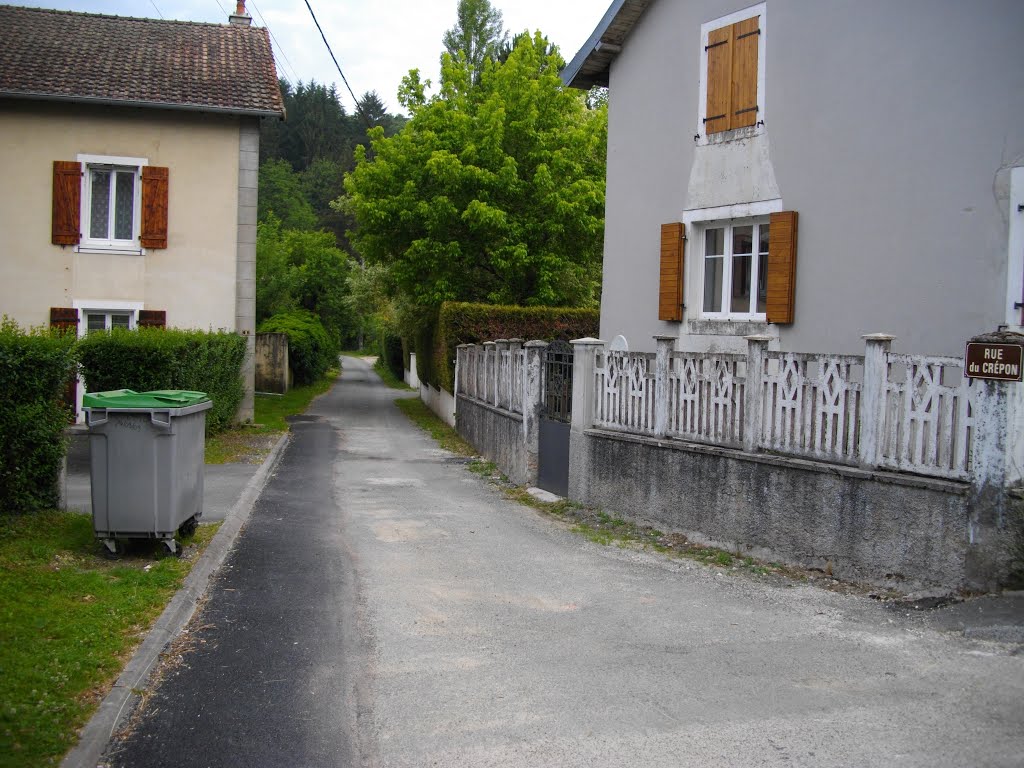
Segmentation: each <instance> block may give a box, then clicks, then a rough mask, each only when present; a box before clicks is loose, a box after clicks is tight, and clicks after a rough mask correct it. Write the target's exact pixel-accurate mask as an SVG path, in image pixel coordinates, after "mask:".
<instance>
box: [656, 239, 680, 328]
mask: <svg viewBox="0 0 1024 768" xmlns="http://www.w3.org/2000/svg"><path fill="white" fill-rule="evenodd" d="M685 232H686V230H685V228H684V225H683V224H680V223H679V222H674V223H672V224H662V225H661V280H660V285H659V289H658V319H659V320H671V321H674V322H680V321H681V320H682V319H683V264H684V260H683V250H684V247H685V242H686V238H685V236H684V235H685Z"/></svg>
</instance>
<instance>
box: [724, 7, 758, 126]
mask: <svg viewBox="0 0 1024 768" xmlns="http://www.w3.org/2000/svg"><path fill="white" fill-rule="evenodd" d="M760 21H761V19H760V17H759V16H755V17H754V18H752V19H745V20H743V21H738V22H736V23H735V24H733V25H732V40H733V45H732V102H731V109H732V119H731V121H730V125H731V127H732V128H742V127H744V126H747V125H754V123H756V122H757V112H758V105H757V44H758V40H759V39H760V37H761V30H760Z"/></svg>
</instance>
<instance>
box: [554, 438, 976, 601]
mask: <svg viewBox="0 0 1024 768" xmlns="http://www.w3.org/2000/svg"><path fill="white" fill-rule="evenodd" d="M572 441H573V442H572V450H571V464H570V474H569V497H570V498H571V499H572V500H573V501H579V502H581V503H584V504H592V505H596V506H599V507H601V508H603V509H606V510H608V511H614V512H617V513H619V514H622V515H625V516H628V517H630V518H633V519H637V520H641V521H644V522H647V523H650V524H652V525H654V526H656V527H658V528H661V529H664V530H672V531H681V532H683V533H685V534H687V535H688V536H690V537H691V538H692V539H693V540H695V541H698V542H701V543H706V544H714V545H717V546H720V547H723V548H726V549H729V550H731V551H738V552H739V553H740V554H750V555H752V556H755V557H760V558H764V559H768V560H778V561H783V562H787V563H791V564H797V565H801V566H805V567H813V568H821V569H823V570H831V572H832V573H833V574H835V575H836V576H838V577H841V578H847V579H853V580H863V581H869V582H875V583H886V584H892V585H895V586H900V587H911V586H915V585H938V586H943V587H948V588H957V587H961V586H963V585H964V583H965V580H966V579H967V577H968V574H967V560H968V515H969V511H968V499H967V495H968V492H967V487H966V485H963V484H957V483H949V482H944V481H934V480H926V479H923V478H914V477H897V476H895V475H891V474H886V473H871V472H867V471H863V470H858V469H855V468H845V467H842V468H840V467H837V466H835V465H826V464H820V463H817V464H816V463H812V462H807V461H801V460H795V459H782V458H778V457H772V456H765V455H750V454H743V453H742V452H739V451H732V450H729V449H722V448H713V447H695V446H686V445H684V444H682V443H675V442H666V441H661V442H658V441H654V440H645V439H642V438H636V437H629V436H623V435H610V434H608V433H599V432H597V431H589V432H586V433H583V434H582V435H581V434H578V433H573V436H572ZM989 575H990V574H989Z"/></svg>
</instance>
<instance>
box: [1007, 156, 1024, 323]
mask: <svg viewBox="0 0 1024 768" xmlns="http://www.w3.org/2000/svg"><path fill="white" fill-rule="evenodd" d="M1022 206H1024V167H1022V168H1012V169H1010V217H1009V219H1010V231H1009V237H1008V238H1007V249H1008V250H1007V258H1006V266H1007V275H1006V278H1007V279H1006V324H1007V326H1009V327H1010V328H1013V329H1014V330H1021V329H1024V322H1022V321H1021V318H1022V316H1024V309H1022V308H1021V307H1018V306H1015V305H1016V304H1018V303H1024V210H1022Z"/></svg>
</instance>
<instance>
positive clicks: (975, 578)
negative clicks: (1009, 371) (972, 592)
mask: <svg viewBox="0 0 1024 768" xmlns="http://www.w3.org/2000/svg"><path fill="white" fill-rule="evenodd" d="M970 341H972V342H981V343H1002V344H1007V343H1009V344H1020V343H1022V342H1024V336H1021V335H1020V334H1017V333H1013V332H1000V333H991V334H984V335H982V336H976V337H974V338H973V339H971V340H970ZM1022 388H1024V384H1022V383H1021V382H1017V381H990V380H983V379H976V380H975V381H974V383H973V384H972V385H971V389H972V392H971V412H972V415H973V417H974V428H973V430H972V433H973V440H972V443H971V490H970V493H969V495H968V514H969V517H970V519H969V521H968V526H969V530H968V537H969V538H968V540H969V542H970V548H969V549H968V551H967V557H966V560H965V563H964V572H965V575H966V577H967V583H968V585H969V586H971V587H974V588H978V589H983V590H990V589H994V588H996V587H997V586H998V585H999V583H1000V581H1001V580H1002V577H1003V576H1004V575H1005V570H1006V567H1007V565H1008V564H1009V560H1010V556H1009V555H1008V548H1010V547H1013V546H1014V544H1015V542H1013V536H1014V533H1015V531H1014V530H1013V529H1014V528H1015V527H1016V526H1015V525H1009V524H1008V522H1009V521H1008V520H1007V517H1008V512H1009V511H1010V509H1011V506H1010V505H1011V500H1010V498H1009V495H1008V493H1007V491H1008V490H1009V489H1010V487H1012V486H1013V485H1015V484H1017V483H1019V482H1020V477H1021V451H1022V449H1024V435H1022V434H1021V432H1022V431H1024V425H1022V423H1021V421H1022V419H1024V391H1022ZM1016 504H1017V510H1018V511H1017V514H1018V515H1020V514H1022V513H1021V510H1020V506H1019V505H1020V502H1019V501H1017V502H1016ZM1015 522H1016V523H1017V524H1020V523H1021V522H1024V518H1021V520H1017V521H1015ZM1018 535H1019V534H1018ZM1017 545H1018V546H1019V544H1017Z"/></svg>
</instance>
